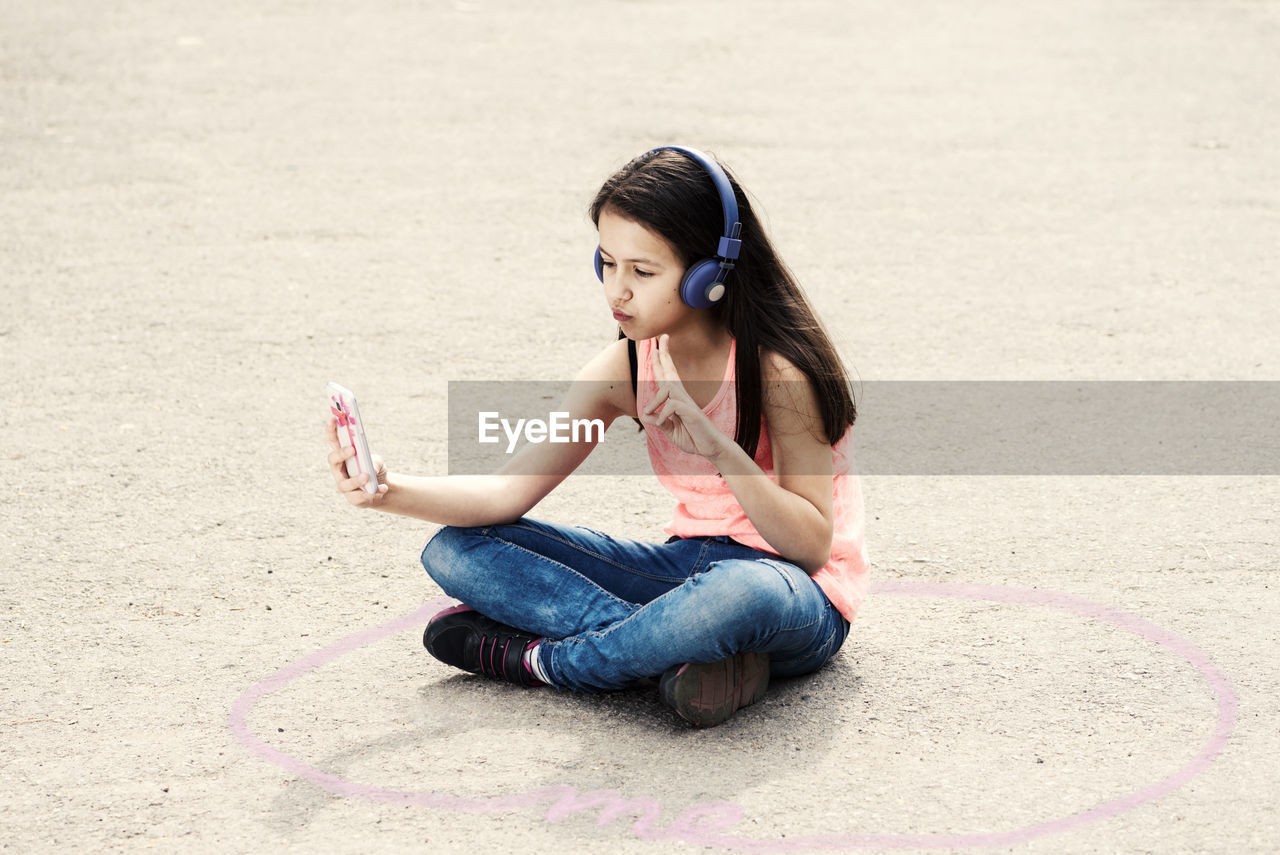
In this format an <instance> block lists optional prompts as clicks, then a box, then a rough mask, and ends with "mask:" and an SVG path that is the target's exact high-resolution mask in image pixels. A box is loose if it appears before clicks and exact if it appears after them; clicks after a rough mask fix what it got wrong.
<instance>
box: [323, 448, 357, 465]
mask: <svg viewBox="0 0 1280 855" xmlns="http://www.w3.org/2000/svg"><path fill="white" fill-rule="evenodd" d="M355 453H356V449H355V446H348V447H347V448H342V447H341V446H338V447H336V448H334V449H333V451H330V452H329V465H330V466H341V465H342V463H343V462H344V461H345V460H346V459H347V458H348V457H353V456H354V455H355Z"/></svg>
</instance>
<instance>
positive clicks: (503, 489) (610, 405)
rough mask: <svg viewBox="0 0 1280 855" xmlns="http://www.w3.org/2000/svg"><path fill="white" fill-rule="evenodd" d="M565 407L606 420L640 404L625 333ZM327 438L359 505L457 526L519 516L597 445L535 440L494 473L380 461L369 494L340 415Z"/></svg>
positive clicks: (339, 473)
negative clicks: (416, 471) (400, 469)
mask: <svg viewBox="0 0 1280 855" xmlns="http://www.w3.org/2000/svg"><path fill="white" fill-rule="evenodd" d="M628 402H629V403H628ZM559 409H560V410H562V411H566V412H568V413H569V418H570V419H600V420H601V421H603V422H604V423H605V425H606V427H607V426H608V425H609V424H611V423H612V422H613V420H614V419H616V418H617V417H619V416H621V415H624V414H626V413H628V412H632V413H633V412H635V398H634V396H633V395H632V393H631V380H630V367H629V363H628V360H627V349H626V342H625V341H624V340H620V341H618V342H615V343H614V344H611V345H610V346H609V347H607V348H605V350H603V351H602V352H601V353H600V354H598V355H597V356H596V357H595V358H594V359H592V360H591V361H590V362H589V363H587V365H586V366H585V367H584V368H583V369H582V371H581V372H579V374H578V377H577V379H576V380H575V381H574V383H573V385H572V386H571V388H570V390H569V393H568V395H567V396H566V397H565V400H564V401H563V402H561V404H560V406H559ZM587 433H588V434H590V432H587ZM327 441H328V445H329V449H330V451H329V458H328V459H329V468H330V470H331V471H332V473H333V478H334V482H335V483H336V485H337V487H338V491H339V492H341V493H342V494H343V495H344V496H346V498H347V501H348V502H350V503H351V504H352V505H354V506H356V507H365V508H374V509H376V510H380V511H386V512H388V513H393V514H401V515H403V516H409V517H416V518H418V519H422V520H427V521H428V522H434V523H440V524H443V525H457V526H476V525H497V524H499V523H506V522H512V521H514V520H517V519H519V518H520V517H522V516H524V515H525V514H526V513H528V512H529V511H530V510H531V509H532V508H533V507H534V505H536V504H538V502H540V501H541V500H542V499H543V498H544V497H545V496H546V495H547V494H548V493H550V492H551V491H552V490H553V489H555V487H556V486H557V485H558V484H559V483H560V482H561V481H563V480H564V479H565V478H566V477H568V475H569V473H571V472H573V471H574V470H575V469H577V468H578V466H579V465H580V464H581V463H582V461H584V460H586V458H587V455H589V454H590V453H591V451H592V449H594V448H595V446H596V443H595V441H594V440H590V439H586V440H582V441H579V442H563V443H560V442H543V443H528V444H526V445H525V446H524V447H523V448H521V449H520V450H519V451H518V452H516V454H515V455H514V456H513V457H512V458H511V460H510V462H508V463H507V464H505V465H504V466H503V467H502V468H501V469H500V470H499V471H498V472H496V473H495V474H492V475H444V476H419V475H404V474H400V473H395V472H387V471H386V469H385V467H384V466H382V465H381V462H380V461H379V462H378V464H377V468H376V472H377V475H378V481H379V488H378V492H377V493H376V494H370V493H366V492H364V491H363V490H361V489H360V487H361V486H362V485H363V484H364V482H365V481H367V480H368V476H367V475H360V476H357V477H356V478H348V477H347V473H346V469H345V461H346V459H347V458H348V457H350V456H351V454H352V451H351V450H350V449H343V448H342V447H341V446H340V445H339V443H338V437H337V430H336V426H335V423H334V422H333V420H330V421H329V424H328V426H327Z"/></svg>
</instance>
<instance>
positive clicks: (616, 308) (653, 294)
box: [598, 207, 696, 341]
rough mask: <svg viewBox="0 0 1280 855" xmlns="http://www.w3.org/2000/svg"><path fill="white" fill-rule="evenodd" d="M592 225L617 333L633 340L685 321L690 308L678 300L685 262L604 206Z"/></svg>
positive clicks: (655, 236) (662, 241)
mask: <svg viewBox="0 0 1280 855" xmlns="http://www.w3.org/2000/svg"><path fill="white" fill-rule="evenodd" d="M598 227H599V230H600V260H601V262H602V263H603V273H604V296H605V299H606V300H608V301H609V308H610V309H612V310H613V318H614V320H616V321H617V322H618V324H619V326H621V327H622V332H623V334H625V335H626V337H627V338H629V339H631V340H632V341H639V340H641V339H646V338H653V337H655V336H658V335H661V334H663V333H670V332H673V331H675V330H676V329H678V328H679V327H680V326H681V325H682V324H684V323H686V322H688V321H689V319H690V318H691V315H692V313H693V312H695V311H696V310H695V309H692V308H690V307H689V306H686V305H685V304H684V301H682V300H681V299H680V280H681V279H682V278H683V277H684V271H685V265H684V262H682V261H681V260H680V258H679V256H677V255H676V252H675V250H674V249H673V248H672V246H671V244H670V243H668V242H667V240H666V239H665V238H663V237H662V236H661V235H659V234H658V233H656V232H654V231H652V230H651V229H649V228H647V227H646V226H643V225H641V224H640V223H637V222H636V221H635V220H629V219H626V218H625V217H623V216H621V215H620V214H618V213H617V212H616V211H614V210H613V209H612V208H608V207H606V208H605V209H604V210H602V211H601V212H600V219H599V223H598Z"/></svg>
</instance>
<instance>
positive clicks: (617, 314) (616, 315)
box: [613, 311, 631, 323]
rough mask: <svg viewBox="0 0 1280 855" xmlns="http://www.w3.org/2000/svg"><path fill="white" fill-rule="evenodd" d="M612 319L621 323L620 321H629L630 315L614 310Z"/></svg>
mask: <svg viewBox="0 0 1280 855" xmlns="http://www.w3.org/2000/svg"><path fill="white" fill-rule="evenodd" d="M613 319H614V320H615V321H617V322H619V323H621V322H623V321H629V320H631V316H630V315H624V314H623V313H622V312H618V311H615V312H614V313H613Z"/></svg>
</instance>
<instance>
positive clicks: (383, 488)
mask: <svg viewBox="0 0 1280 855" xmlns="http://www.w3.org/2000/svg"><path fill="white" fill-rule="evenodd" d="M325 440H326V442H327V444H328V446H329V458H328V460H329V471H330V472H331V473H332V474H333V481H334V484H335V485H336V486H337V488H338V492H339V493H341V494H342V495H344V496H345V497H346V499H347V501H348V502H350V503H351V504H352V505H354V506H355V507H357V508H370V507H375V506H376V505H378V504H379V503H380V502H381V501H382V498H383V497H384V496H386V495H387V490H388V487H387V484H386V480H387V467H386V464H384V463H383V462H382V458H380V457H378V456H376V455H374V456H373V466H374V477H375V478H376V483H377V485H378V487H377V492H374V493H370V492H369V491H368V489H367V488H366V487H365V485H366V484H368V483H369V475H368V473H366V472H362V473H360V474H358V475H356V476H355V477H351V476H348V475H347V460H349V459H350V458H352V457H354V456H355V455H356V449H355V447H354V446H347V447H346V448H344V447H343V446H342V443H340V442H339V441H338V420H337V419H336V418H333V417H330V418H329V421H328V423H327V424H326V425H325Z"/></svg>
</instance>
